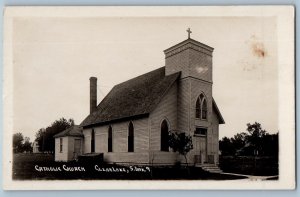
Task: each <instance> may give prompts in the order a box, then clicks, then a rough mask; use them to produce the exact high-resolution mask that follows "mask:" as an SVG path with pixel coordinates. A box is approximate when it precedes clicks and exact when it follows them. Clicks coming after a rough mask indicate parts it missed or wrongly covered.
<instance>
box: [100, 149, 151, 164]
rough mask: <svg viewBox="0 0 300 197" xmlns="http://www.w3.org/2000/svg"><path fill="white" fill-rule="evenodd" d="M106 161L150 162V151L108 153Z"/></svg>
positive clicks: (105, 157)
mask: <svg viewBox="0 0 300 197" xmlns="http://www.w3.org/2000/svg"><path fill="white" fill-rule="evenodd" d="M104 161H106V162H108V163H149V152H139V153H136V152H134V153H128V152H123V153H114V152H113V153H106V154H104Z"/></svg>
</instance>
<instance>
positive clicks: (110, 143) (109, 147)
mask: <svg viewBox="0 0 300 197" xmlns="http://www.w3.org/2000/svg"><path fill="white" fill-rule="evenodd" d="M112 142H113V139H112V127H111V126H109V127H108V142H107V145H108V152H112V149H113V146H112Z"/></svg>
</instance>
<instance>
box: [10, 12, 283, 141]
mask: <svg viewBox="0 0 300 197" xmlns="http://www.w3.org/2000/svg"><path fill="white" fill-rule="evenodd" d="M188 27H190V28H191V30H192V34H191V37H192V38H193V39H195V40H197V41H199V42H202V43H204V44H207V45H209V46H211V47H213V48H214V49H215V50H214V53H213V97H214V99H215V100H216V102H217V105H218V107H219V109H220V111H221V113H222V115H223V117H224V119H225V122H226V124H225V125H221V126H220V138H221V137H223V136H230V137H231V136H233V135H234V134H236V133H238V132H243V131H245V130H246V124H247V123H249V122H250V123H254V122H255V121H258V122H260V123H261V124H262V127H263V128H264V129H266V130H267V131H268V132H270V133H275V132H277V131H278V124H277V117H278V110H277V109H278V96H277V94H278V91H277V88H278V84H277V83H278V80H277V71H278V64H277V37H276V36H277V27H276V20H275V18H271V17H269V18H267V17H265V18H256V17H251V18H250V17H226V18H225V17H223V18H220V17H218V18H213V17H209V18H205V17H198V18H189V17H186V18H117V17H116V18H53V17H52V18H46V17H45V18H19V19H16V20H14V26H13V28H14V31H13V65H14V73H13V77H14V125H13V126H14V132H22V133H23V134H24V135H25V136H29V137H30V138H31V140H34V138H35V137H34V136H35V133H36V132H37V131H38V130H39V129H40V128H43V127H46V126H48V125H50V124H51V123H52V122H53V121H54V120H57V119H59V118H60V117H65V118H73V119H74V120H75V123H76V124H80V123H81V121H82V120H83V119H84V118H85V117H86V116H87V115H88V113H89V77H91V76H95V77H97V78H98V103H99V102H100V101H101V100H102V99H103V98H104V96H105V95H106V94H107V93H108V92H109V91H110V89H111V88H112V87H113V86H114V85H116V84H118V83H120V82H123V81H125V80H128V79H131V78H133V77H135V76H138V75H141V74H144V73H145V72H148V71H151V70H154V69H156V68H159V67H162V66H164V61H165V59H164V53H163V50H164V49H167V48H169V47H171V46H173V45H175V44H177V43H179V42H181V41H183V40H185V39H186V38H187V32H186V29H187V28H188Z"/></svg>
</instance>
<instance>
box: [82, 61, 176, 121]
mask: <svg viewBox="0 0 300 197" xmlns="http://www.w3.org/2000/svg"><path fill="white" fill-rule="evenodd" d="M179 75H180V72H177V73H174V74H172V75H167V76H165V67H161V68H159V69H156V70H154V71H151V72H148V73H146V74H143V75H141V76H138V77H136V78H133V79H131V80H128V81H125V82H123V83H120V84H118V85H116V86H114V87H113V89H112V90H111V91H110V92H109V93H108V95H107V96H106V97H105V98H104V99H103V100H102V101H101V103H100V104H99V105H98V106H97V110H96V111H95V112H93V113H91V114H90V115H88V116H87V117H86V118H85V119H84V120H83V122H82V123H81V124H80V125H81V126H83V127H84V126H90V125H95V124H101V123H102V124H103V123H107V122H111V121H115V120H120V119H124V118H130V117H131V118H132V117H139V116H144V115H145V116H146V115H148V114H149V113H150V112H151V111H152V110H153V109H154V108H155V107H156V106H157V104H158V103H159V102H160V100H161V99H162V97H163V96H164V94H165V93H166V92H167V91H168V89H169V88H170V87H171V85H172V84H173V83H174V82H175V81H176V80H177V79H178V77H179Z"/></svg>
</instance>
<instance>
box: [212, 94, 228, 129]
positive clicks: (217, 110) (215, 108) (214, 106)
mask: <svg viewBox="0 0 300 197" xmlns="http://www.w3.org/2000/svg"><path fill="white" fill-rule="evenodd" d="M213 109H214V110H215V112H216V114H217V116H218V118H219V124H225V121H224V118H223V116H222V114H221V112H220V110H219V108H218V106H217V103H216V102H215V99H214V98H213Z"/></svg>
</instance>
